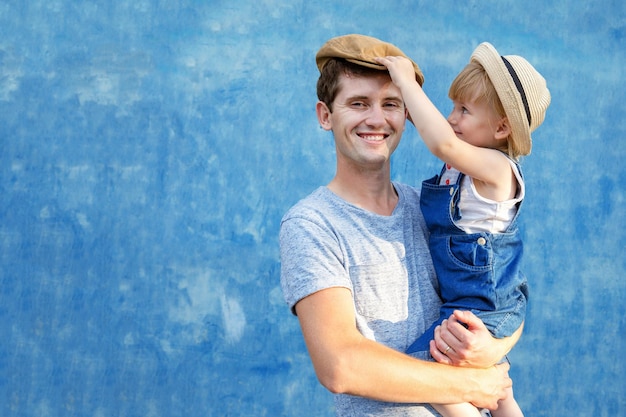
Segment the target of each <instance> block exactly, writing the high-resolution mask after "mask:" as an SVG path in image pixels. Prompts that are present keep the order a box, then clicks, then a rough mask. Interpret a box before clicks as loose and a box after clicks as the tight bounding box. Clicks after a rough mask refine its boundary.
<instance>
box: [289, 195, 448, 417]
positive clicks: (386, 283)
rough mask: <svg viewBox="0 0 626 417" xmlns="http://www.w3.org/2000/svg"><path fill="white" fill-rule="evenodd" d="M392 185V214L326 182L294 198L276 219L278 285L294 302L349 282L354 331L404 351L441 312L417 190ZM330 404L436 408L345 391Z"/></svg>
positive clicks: (346, 412)
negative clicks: (355, 201)
mask: <svg viewBox="0 0 626 417" xmlns="http://www.w3.org/2000/svg"><path fill="white" fill-rule="evenodd" d="M394 187H395V188H396V190H397V192H398V196H399V201H398V205H397V207H396V209H395V210H394V212H393V213H392V215H391V216H380V215H377V214H373V213H370V212H368V211H365V210H363V209H360V208H358V207H356V206H353V205H351V204H349V203H347V202H345V201H344V200H342V199H341V198H339V197H337V196H336V195H335V194H333V193H332V192H331V191H330V190H329V189H328V188H326V187H320V188H318V189H317V190H315V191H314V192H313V193H312V194H311V195H309V196H308V197H306V198H304V199H303V200H301V201H300V202H298V203H297V204H296V205H295V206H294V207H293V208H292V209H291V210H289V211H288V212H287V214H286V215H285V216H284V217H283V220H282V223H281V230H280V249H281V286H282V289H283V294H284V297H285V300H286V302H287V304H288V305H289V307H290V308H292V309H293V306H294V305H295V304H296V303H297V302H298V301H299V300H301V299H302V298H304V297H306V296H308V295H310V294H313V293H315V292H317V291H320V290H322V289H326V288H331V287H345V288H348V289H349V290H350V291H351V292H352V294H353V298H354V305H355V312H356V321H357V327H358V329H359V331H360V332H361V333H362V334H363V335H364V336H365V337H367V338H369V339H372V340H376V341H378V342H380V343H382V344H384V345H387V346H389V347H391V348H393V349H396V350H398V351H400V352H404V351H405V349H406V348H407V347H408V346H409V344H411V343H412V342H413V341H414V340H415V339H416V338H417V337H418V336H419V335H421V334H422V333H423V332H424V330H426V328H427V327H428V326H429V325H430V324H431V323H432V322H433V321H434V320H435V319H436V318H437V317H438V315H439V306H440V303H441V302H440V300H439V297H438V295H437V291H436V286H437V280H436V277H435V273H434V269H433V266H432V262H431V257H430V254H429V252H428V245H427V236H426V234H427V231H426V226H425V224H424V219H423V217H422V214H421V212H420V208H419V191H418V190H416V189H415V188H413V187H409V186H407V185H403V184H398V183H394ZM292 311H293V310H292ZM415 356H418V357H419V356H421V357H424V356H423V355H421V354H419V353H418V354H416V355H415ZM335 405H336V411H337V415H338V416H342V417H344V416H354V417H363V416H433V415H438V414H437V413H436V412H434V411H433V410H432V408H430V406H428V405H415V404H414V405H410V404H393V403H383V402H379V401H373V400H369V399H365V398H360V397H354V396H349V395H336V396H335Z"/></svg>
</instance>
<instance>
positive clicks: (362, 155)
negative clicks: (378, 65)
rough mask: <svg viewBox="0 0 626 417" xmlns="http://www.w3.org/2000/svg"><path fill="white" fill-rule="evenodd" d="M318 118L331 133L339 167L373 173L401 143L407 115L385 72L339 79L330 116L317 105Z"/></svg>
mask: <svg viewBox="0 0 626 417" xmlns="http://www.w3.org/2000/svg"><path fill="white" fill-rule="evenodd" d="M318 118H319V120H320V124H321V125H322V127H323V128H324V129H326V130H332V131H333V134H334V136H335V145H336V148H337V160H338V163H340V164H349V165H351V166H353V167H357V168H358V169H368V170H372V169H380V168H382V167H383V166H384V165H385V164H387V165H388V163H389V159H390V157H391V154H392V153H393V151H394V150H395V149H396V147H397V146H398V144H399V143H400V138H401V137H402V132H403V131H404V125H405V121H406V111H405V107H404V103H403V100H402V95H401V93H400V90H399V89H398V87H396V86H395V84H393V82H392V81H391V78H390V77H389V75H388V74H387V73H386V72H381V74H380V75H376V76H367V77H364V76H354V75H351V76H346V75H342V76H341V78H340V81H339V92H338V94H337V96H336V97H335V101H334V102H333V112H332V113H330V112H329V111H328V108H327V107H326V105H324V104H323V103H318Z"/></svg>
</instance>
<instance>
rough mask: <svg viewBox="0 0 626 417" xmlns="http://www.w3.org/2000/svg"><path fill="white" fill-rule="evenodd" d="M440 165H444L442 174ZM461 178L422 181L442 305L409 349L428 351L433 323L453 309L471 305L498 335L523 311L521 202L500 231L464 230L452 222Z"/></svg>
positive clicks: (507, 331)
mask: <svg viewBox="0 0 626 417" xmlns="http://www.w3.org/2000/svg"><path fill="white" fill-rule="evenodd" d="M518 168H519V167H518ZM444 170H445V165H444V168H443V170H442V171H441V175H443V173H444ZM520 175H522V174H521V170H520ZM463 177H464V174H462V173H461V174H460V175H459V176H458V178H457V180H456V183H455V184H452V185H439V179H440V175H436V176H434V177H433V178H431V179H429V180H426V181H424V182H423V183H422V194H421V199H420V200H421V202H420V207H421V209H422V214H423V215H424V218H425V220H426V224H427V226H428V230H429V231H430V238H429V245H430V253H431V256H432V259H433V263H434V265H435V270H436V271H437V278H438V281H439V291H440V295H441V299H442V301H443V305H442V306H441V309H440V317H439V319H438V320H437V321H436V322H435V323H433V324H432V326H431V327H430V328H429V329H428V330H426V332H425V333H424V334H423V335H422V336H420V337H419V338H418V339H417V340H416V341H415V342H414V343H413V344H412V345H411V346H410V347H409V348H408V349H407V351H406V352H407V353H413V352H421V351H427V350H429V342H430V341H431V340H433V339H434V331H435V327H436V326H438V325H439V324H441V322H442V321H443V320H444V319H446V318H448V317H449V316H450V314H452V312H453V311H454V310H471V311H472V312H473V313H474V314H476V315H477V316H478V317H479V318H480V319H481V320H482V321H483V322H484V323H485V325H486V327H487V328H488V329H489V331H490V332H491V333H492V334H493V335H494V336H495V337H497V338H501V337H505V336H510V335H511V334H512V333H513V332H514V331H515V330H517V329H518V327H519V326H520V324H521V323H522V321H523V320H524V316H525V314H526V301H527V298H528V288H527V282H526V279H525V277H524V275H523V274H522V272H521V271H520V261H521V258H522V252H523V247H522V240H521V237H520V235H519V231H518V228H517V218H518V216H519V212H520V206H521V202H519V203H518V207H517V212H516V214H515V216H514V218H513V220H512V221H511V224H510V225H509V227H508V228H507V229H506V231H505V232H504V233H497V234H493V233H486V232H481V233H473V234H468V233H466V232H465V231H463V230H462V229H460V228H459V227H457V226H456V225H455V224H454V220H458V219H460V218H461V215H462V213H461V212H460V210H459V207H458V203H459V199H460V194H461V192H460V185H461V180H462V179H463Z"/></svg>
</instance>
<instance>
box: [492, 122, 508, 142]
mask: <svg viewBox="0 0 626 417" xmlns="http://www.w3.org/2000/svg"><path fill="white" fill-rule="evenodd" d="M510 134H511V124H510V123H509V118H508V117H504V118H502V119H501V120H500V122H499V123H498V127H497V128H496V133H495V138H496V139H497V140H502V139H507V138H508V137H509V135H510Z"/></svg>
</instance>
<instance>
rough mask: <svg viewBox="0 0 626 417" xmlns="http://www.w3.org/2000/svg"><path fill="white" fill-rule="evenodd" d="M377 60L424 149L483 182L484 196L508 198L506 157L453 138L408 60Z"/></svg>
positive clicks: (509, 172) (509, 184)
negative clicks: (387, 71)
mask: <svg viewBox="0 0 626 417" xmlns="http://www.w3.org/2000/svg"><path fill="white" fill-rule="evenodd" d="M377 60H378V62H380V63H381V64H383V65H385V66H386V67H387V69H388V70H389V74H390V75H391V79H392V80H393V82H394V84H396V85H397V86H398V88H399V89H400V91H401V92H402V97H403V99H404V102H405V104H406V106H407V109H408V111H409V114H410V117H411V121H412V122H413V124H414V125H415V127H416V128H417V131H418V132H419V134H420V136H421V137H422V139H423V141H424V143H425V144H426V146H428V149H430V151H431V152H432V153H433V154H434V155H435V156H437V157H438V158H439V159H441V160H443V161H444V162H446V163H448V164H450V165H452V166H453V167H455V168H456V169H458V170H459V171H461V172H463V173H464V174H466V175H468V176H470V177H472V178H473V179H474V180H478V181H481V182H483V183H484V185H485V186H486V187H487V188H488V192H487V193H486V194H487V195H485V193H483V192H481V194H482V195H484V196H485V197H488V198H492V199H494V200H504V199H507V198H511V196H510V195H509V194H510V193H511V188H512V187H514V183H512V179H513V172H512V170H511V166H510V164H509V161H508V160H507V158H506V157H505V156H504V155H503V154H502V153H501V152H500V151H497V150H495V149H491V148H482V147H478V146H473V145H471V144H469V143H467V142H465V141H463V140H461V139H459V138H457V136H456V135H455V133H454V130H453V129H452V127H451V126H450V124H449V123H448V121H447V120H446V118H445V117H444V116H443V115H442V114H441V113H440V112H439V110H437V108H436V107H435V105H434V104H433V103H432V102H431V101H430V99H429V98H428V97H427V96H426V94H425V93H424V91H423V90H422V88H421V87H420V85H419V84H418V83H417V81H416V80H415V72H414V69H413V66H412V64H411V62H410V61H409V60H408V59H406V58H404V57H386V58H378V59H377ZM481 188H482V187H481ZM483 189H484V188H483ZM513 193H514V191H513ZM494 197H495V198H494Z"/></svg>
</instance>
